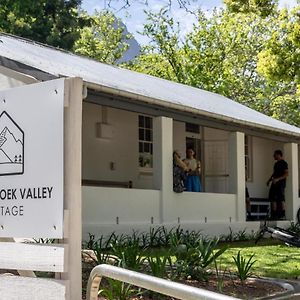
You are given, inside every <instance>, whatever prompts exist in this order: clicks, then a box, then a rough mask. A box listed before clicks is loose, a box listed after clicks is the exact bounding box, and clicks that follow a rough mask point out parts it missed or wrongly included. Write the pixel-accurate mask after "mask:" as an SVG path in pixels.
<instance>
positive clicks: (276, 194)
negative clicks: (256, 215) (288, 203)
mask: <svg viewBox="0 0 300 300" xmlns="http://www.w3.org/2000/svg"><path fill="white" fill-rule="evenodd" d="M274 160H275V161H276V162H275V164H274V168H273V174H272V175H271V177H270V178H269V180H268V181H267V185H269V184H270V182H272V184H271V187H270V191H269V200H270V202H271V218H272V219H284V218H285V205H284V202H285V195H284V192H285V186H286V178H287V177H288V164H287V162H286V161H285V160H284V159H283V154H282V151H281V150H275V151H274Z"/></svg>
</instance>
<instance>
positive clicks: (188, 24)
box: [82, 0, 296, 44]
mask: <svg viewBox="0 0 300 300" xmlns="http://www.w3.org/2000/svg"><path fill="white" fill-rule="evenodd" d="M112 2H114V3H115V6H114V7H113V9H112V10H113V11H114V12H115V14H116V15H117V16H118V17H120V18H121V19H122V21H123V22H124V23H125V25H126V26H127V29H128V31H129V32H131V33H132V34H133V35H134V37H135V38H136V40H137V41H138V42H139V43H140V44H145V43H147V39H146V38H145V37H142V36H141V35H139V34H138V32H139V31H142V29H143V23H145V14H144V12H143V10H144V9H145V8H147V7H146V6H145V5H142V4H139V3H140V2H143V1H141V0H135V1H134V4H133V5H131V6H130V7H129V8H127V9H120V8H121V6H122V5H121V3H122V0H117V1H116V0H115V1H112ZM168 2H169V1H168V0H148V3H149V4H148V7H149V8H151V9H152V10H155V11H158V10H160V9H161V8H162V7H164V6H166V4H167V3H168ZM106 3H108V0H82V8H83V9H84V10H86V11H87V12H88V13H89V14H92V13H93V12H94V11H95V9H97V10H102V9H104V8H105V7H106ZM123 3H124V2H123ZM172 3H174V4H173V6H172V8H171V14H172V16H173V17H174V19H175V20H177V21H178V22H180V27H181V29H182V33H183V34H184V33H185V32H188V31H189V30H190V29H191V28H192V25H193V22H194V21H195V19H194V18H193V17H192V15H191V14H189V13H187V12H186V11H185V10H184V9H180V8H179V7H178V5H176V4H177V1H176V0H172ZM279 4H280V6H281V7H289V8H290V7H292V6H294V5H296V0H279ZM221 6H222V0H196V1H191V6H190V9H191V10H193V9H196V8H198V7H200V8H201V9H202V10H204V11H207V12H208V13H209V12H210V11H211V10H212V9H213V8H214V7H221Z"/></svg>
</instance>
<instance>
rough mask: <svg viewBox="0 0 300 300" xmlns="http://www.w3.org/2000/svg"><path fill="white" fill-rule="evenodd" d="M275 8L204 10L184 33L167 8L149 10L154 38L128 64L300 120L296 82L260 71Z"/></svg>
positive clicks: (291, 120)
mask: <svg viewBox="0 0 300 300" xmlns="http://www.w3.org/2000/svg"><path fill="white" fill-rule="evenodd" d="M274 28H278V19H277V17H276V16H275V14H272V15H269V16H265V17H264V18H262V17H261V16H260V15H259V14H257V13H253V12H248V13H244V12H242V13H241V12H240V13H230V12H228V10H223V11H215V12H214V13H213V14H212V16H209V17H208V16H206V15H205V14H204V13H202V12H201V11H200V12H199V15H198V22H197V23H196V24H195V25H194V27H193V30H192V31H191V32H190V33H189V34H187V35H185V36H183V35H182V34H181V32H180V27H179V25H178V24H177V23H176V22H174V20H173V19H172V18H170V17H168V13H167V11H166V10H162V11H161V12H160V13H159V14H153V13H149V14H148V23H147V24H146V25H145V27H144V34H145V35H147V36H148V37H149V38H150V43H149V45H148V46H147V47H145V48H144V49H143V53H142V55H141V56H140V57H138V58H137V59H136V60H135V61H134V63H133V64H131V65H130V66H129V67H130V68H131V69H134V70H136V71H139V72H144V73H147V74H150V75H154V76H159V77H162V78H165V79H169V80H173V81H177V82H181V83H184V84H188V85H191V86H195V87H198V88H202V89H205V90H208V91H212V92H216V93H219V94H221V95H224V96H227V97H229V98H231V99H233V100H236V101H238V102H240V103H243V104H245V105H247V106H249V107H251V108H254V109H256V110H258V111H261V112H263V113H265V114H268V115H270V116H272V117H276V118H278V119H280V120H283V121H286V122H289V123H291V124H295V125H299V124H300V118H299V101H298V100H297V99H298V98H297V97H296V96H295V91H296V87H295V84H293V83H291V82H289V81H286V80H284V79H283V78H277V79H276V80H269V79H268V78H267V77H266V76H265V75H264V74H262V73H259V72H258V71H257V65H258V55H259V54H260V53H261V52H262V51H263V50H264V49H266V47H267V44H268V43H269V39H270V38H271V37H272V34H273V30H274Z"/></svg>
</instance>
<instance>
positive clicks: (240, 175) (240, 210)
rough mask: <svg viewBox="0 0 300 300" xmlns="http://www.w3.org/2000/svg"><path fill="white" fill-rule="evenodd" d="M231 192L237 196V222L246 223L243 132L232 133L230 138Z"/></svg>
mask: <svg viewBox="0 0 300 300" xmlns="http://www.w3.org/2000/svg"><path fill="white" fill-rule="evenodd" d="M229 192H230V193H231V194H236V212H235V217H236V220H237V221H240V222H242V221H245V220H246V199H245V136H244V133H242V132H232V133H231V134H230V138H229Z"/></svg>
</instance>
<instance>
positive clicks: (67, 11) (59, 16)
mask: <svg viewBox="0 0 300 300" xmlns="http://www.w3.org/2000/svg"><path fill="white" fill-rule="evenodd" d="M0 3H1V6H0V30H1V31H3V32H7V33H11V34H15V35H19V36H22V37H25V38H29V39H32V40H35V41H38V42H43V43H47V44H49V45H52V46H56V47H60V48H63V49H72V47H73V45H74V42H75V41H76V40H77V39H78V37H79V32H78V28H79V27H81V26H82V23H83V22H84V20H83V19H82V18H80V16H79V12H78V9H79V6H80V4H81V0H37V1H34V2H33V1H31V0H1V1H0Z"/></svg>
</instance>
